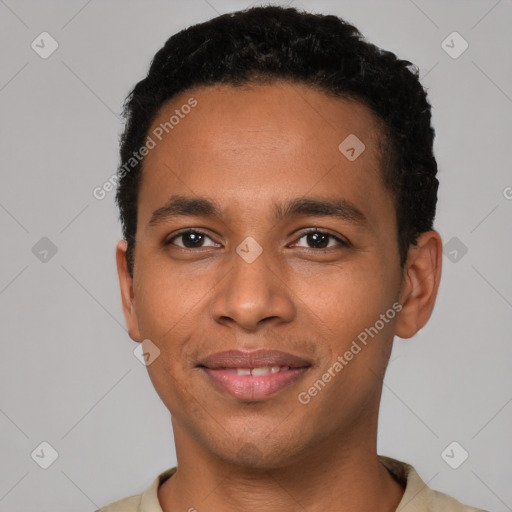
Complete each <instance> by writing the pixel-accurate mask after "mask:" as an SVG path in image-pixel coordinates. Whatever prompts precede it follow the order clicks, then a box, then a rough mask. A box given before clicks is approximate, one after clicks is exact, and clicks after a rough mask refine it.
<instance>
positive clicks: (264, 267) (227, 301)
mask: <svg viewBox="0 0 512 512" xmlns="http://www.w3.org/2000/svg"><path fill="white" fill-rule="evenodd" d="M269 259H270V256H268V254H267V253H266V251H263V252H262V253H261V254H260V256H259V257H258V258H256V260H254V261H252V262H248V261H246V260H244V259H243V258H242V257H240V256H239V255H238V254H237V253H236V252H234V254H233V266H232V268H231V271H230V272H229V273H228V275H227V276H226V277H225V278H224V279H223V280H222V283H221V284H220V285H219V287H218V288H217V289H216V294H215V295H214V297H213V299H212V303H211V306H210V313H211V315H212V317H213V319H214V320H215V321H216V322H218V323H222V324H224V325H228V324H236V325H237V326H239V327H240V328H242V329H244V330H246V331H255V330H256V329H258V328H259V327H262V326H263V324H265V326H267V325H268V324H269V323H270V322H274V323H275V324H276V325H277V324H279V323H286V322H290V321H291V320H292V319H293V317H294V315H295V305H294V303H293V300H292V293H291V291H290V289H289V288H288V286H287V284H286V282H285V278H284V276H283V275H281V276H280V275H279V274H280V272H279V270H278V268H277V266H276V265H271V263H270V261H269ZM275 267H276V268H275ZM281 274H282V273H281Z"/></svg>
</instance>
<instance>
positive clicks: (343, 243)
mask: <svg viewBox="0 0 512 512" xmlns="http://www.w3.org/2000/svg"><path fill="white" fill-rule="evenodd" d="M189 233H194V234H198V235H203V236H206V237H208V238H209V239H210V240H212V238H211V237H210V236H209V235H207V234H206V233H204V232H202V231H199V230H196V229H193V228H188V229H185V230H183V231H180V232H178V233H176V234H175V235H173V236H172V237H171V238H169V239H168V240H166V241H164V245H174V246H175V247H179V248H180V249H184V250H187V251H194V250H195V248H191V247H180V246H179V245H175V244H173V243H172V242H173V241H174V240H176V238H179V237H180V236H182V235H186V234H189ZM311 233H319V234H321V235H326V236H328V237H330V238H334V239H335V240H336V241H337V242H338V243H339V245H340V246H341V247H345V248H348V247H350V246H351V244H350V242H348V241H347V240H343V239H342V238H339V237H337V236H335V235H333V234H331V233H329V232H328V231H324V230H321V229H315V228H312V229H309V230H307V231H304V232H303V233H301V235H300V236H299V237H298V238H297V240H296V241H299V240H300V239H302V238H304V237H305V236H307V235H309V234H311ZM212 241H213V240H212ZM198 248H199V249H201V247H198ZM303 249H311V250H313V251H322V250H326V249H333V247H321V248H314V247H303Z"/></svg>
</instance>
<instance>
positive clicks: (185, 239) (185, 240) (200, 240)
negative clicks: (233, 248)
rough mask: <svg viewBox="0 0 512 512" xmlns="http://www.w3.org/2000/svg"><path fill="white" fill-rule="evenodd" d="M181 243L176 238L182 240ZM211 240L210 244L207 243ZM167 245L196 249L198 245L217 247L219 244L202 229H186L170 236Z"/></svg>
mask: <svg viewBox="0 0 512 512" xmlns="http://www.w3.org/2000/svg"><path fill="white" fill-rule="evenodd" d="M180 239H181V243H175V241H176V240H180ZM208 240H210V242H211V244H210V245H205V242H207V241H208ZM165 245H176V246H178V247H182V248H184V249H195V248H196V247H217V246H218V244H216V243H215V242H213V240H212V239H211V238H210V237H209V236H208V235H206V234H205V233H201V232H200V231H192V230H190V231H184V232H181V233H178V234H177V235H174V236H173V237H172V238H170V239H169V240H168V241H167V242H166V243H165Z"/></svg>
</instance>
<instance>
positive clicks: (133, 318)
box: [116, 240, 141, 341]
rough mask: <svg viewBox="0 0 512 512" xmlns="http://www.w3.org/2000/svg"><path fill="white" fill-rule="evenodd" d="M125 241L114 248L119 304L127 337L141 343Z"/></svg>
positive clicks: (121, 241)
mask: <svg viewBox="0 0 512 512" xmlns="http://www.w3.org/2000/svg"><path fill="white" fill-rule="evenodd" d="M127 246H128V244H127V242H126V240H120V241H119V242H118V244H117V247H116V263H117V275H118V277H119V287H120V289H121V302H122V306H123V314H124V318H125V321H126V327H127V329H128V335H129V336H130V338H131V339H132V340H133V341H141V336H140V332H139V323H138V319H137V312H136V307H135V296H134V291H133V278H132V276H131V275H130V273H129V272H128V264H127V260H126V249H127Z"/></svg>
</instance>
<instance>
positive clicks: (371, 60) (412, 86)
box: [116, 6, 439, 276]
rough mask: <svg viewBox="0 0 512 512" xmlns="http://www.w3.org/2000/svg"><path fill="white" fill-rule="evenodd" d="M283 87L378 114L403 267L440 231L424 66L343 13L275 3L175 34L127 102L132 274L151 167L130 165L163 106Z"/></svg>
mask: <svg viewBox="0 0 512 512" xmlns="http://www.w3.org/2000/svg"><path fill="white" fill-rule="evenodd" d="M281 80H286V81H288V82H292V83H299V84H304V85H307V86H311V87H314V88H316V89H317V90H320V91H322V92H325V93H326V94H328V95H331V96H335V97H339V98H344V99H349V100H356V101H359V102H360V103H362V104H364V105H365V106H367V107H368V108H369V109H370V110H371V111H372V112H373V113H374V115H376V118H377V120H378V121H379V124H380V126H381V127H382V129H381V132H382V133H381V134H380V135H381V137H380V153H381V155H380V157H381V158H380V160H381V172H382V177H383V182H384V183H385V185H386V186H387V187H388V188H389V190H390V191H391V193H392V194H393V198H394V204H395V208H396V220H397V227H398V240H397V243H398V250H399V254H400V265H401V266H402V268H403V266H404V264H405V262H406V259H407V254H408V250H409V246H410V245H411V244H413V245H414V244H416V240H417V238H418V235H419V234H421V233H423V232H426V231H429V230H431V229H432V226H433V221H434V216H435V210H436V203H437V188H438V185H439V182H438V180H437V178H436V174H437V163H436V160H435V157H434V154H433V141H434V134H435V132H434V129H433V128H432V127H431V106H430V104H429V102H428V100H427V94H426V91H425V90H424V88H423V87H422V85H421V83H420V81H419V71H418V68H417V66H414V65H413V64H412V63H411V62H409V61H407V60H400V59H399V58H398V57H397V56H396V55H395V54H394V53H392V52H389V51H385V50H382V49H380V48H378V47H377V46H375V45H373V44H371V43H369V42H368V41H366V40H365V38H364V37H363V35H362V34H361V33H360V32H359V31H358V30H357V28H356V27H354V26H353V25H351V24H349V23H347V22H346V21H344V20H343V19H341V18H339V17H337V16H334V15H321V14H312V13H307V12H302V11H298V10H297V9H295V8H282V7H276V6H268V7H254V8H250V9H246V10H243V11H237V12H234V13H228V14H223V15H221V16H218V17H216V18H213V19H211V20H209V21H207V22H204V23H199V24H197V25H193V26H191V27H188V28H186V29H184V30H182V31H180V32H178V33H177V34H175V35H173V36H172V37H170V38H169V39H168V40H167V41H166V43H165V44H164V46H163V47H162V48H161V49H160V50H159V51H158V52H157V53H156V55H155V56H154V58H153V61H152V63H151V66H150V68H149V72H148V74H147V76H146V78H144V79H143V80H141V81H140V82H138V83H137V85H136V86H135V87H134V88H133V90H132V91H131V92H130V94H129V95H128V97H127V98H126V101H125V104H124V110H123V114H124V117H125V119H126V125H125V129H124V132H123V134H122V135H121V141H120V142H121V146H120V156H121V165H120V168H119V169H118V174H117V180H118V188H117V194H116V201H117V204H118V207H119V210H120V219H121V223H122V228H123V235H124V238H125V239H126V240H127V243H128V249H127V262H128V269H129V272H130V274H131V275H132V276H133V268H134V248H135V234H136V231H137V198H138V191H139V185H140V181H141V172H142V168H143V164H144V160H143V159H141V160H140V161H137V162H136V164H135V165H133V167H132V168H131V169H130V171H129V172H126V165H125V163H126V162H128V161H129V160H130V158H132V156H133V154H134V152H137V151H138V150H139V149H140V148H141V147H142V146H143V145H144V144H145V142H146V138H147V136H148V132H149V129H150V126H151V124H152V122H153V121H154V119H155V117H156V116H157V114H158V112H159V110H160V109H161V107H162V106H163V104H164V103H165V102H167V101H168V100H169V99H171V98H172V97H173V96H175V95H176V94H178V93H180V92H182V91H185V90H187V89H190V88H192V87H195V86H209V85H214V84H224V85H232V86H235V87H236V86H240V85H243V84H252V83H255V84H257V83H272V82H273V81H281ZM340 142H341V141H340ZM132 160H133V158H132ZM123 166H124V167H123Z"/></svg>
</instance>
